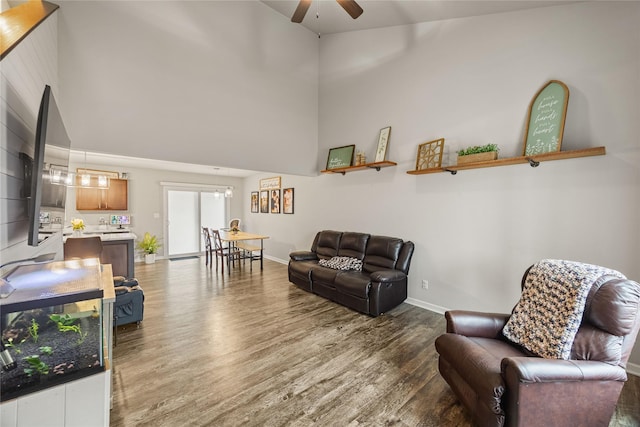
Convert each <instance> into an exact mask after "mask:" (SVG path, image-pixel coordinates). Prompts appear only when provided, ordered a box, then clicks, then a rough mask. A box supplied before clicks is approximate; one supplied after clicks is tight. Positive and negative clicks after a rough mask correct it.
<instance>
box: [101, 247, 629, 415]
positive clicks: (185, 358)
mask: <svg viewBox="0 0 640 427" xmlns="http://www.w3.org/2000/svg"><path fill="white" fill-rule="evenodd" d="M136 276H137V278H138V280H139V281H140V284H141V286H142V287H143V289H144V291H145V297H146V300H145V315H144V321H143V322H142V326H141V327H140V328H139V329H136V327H135V325H127V326H121V327H119V328H118V344H117V346H116V347H115V348H114V364H113V374H114V391H113V397H114V401H113V409H112V411H111V426H114V427H115V426H141V425H148V426H208V425H211V426H236V425H243V426H244V425H246V426H310V425H317V426H390V425H394V426H470V425H471V421H470V418H469V417H468V415H467V414H466V412H465V410H464V409H463V407H462V406H461V405H460V404H459V403H458V402H457V400H456V398H455V396H454V395H453V393H452V392H451V390H450V389H449V387H448V386H447V384H446V383H445V382H444V381H443V380H442V379H441V378H440V376H439V374H438V370H437V354H436V352H435V349H434V345H433V343H434V340H435V338H436V337H437V336H438V335H440V334H441V333H443V331H444V327H445V325H444V320H443V317H442V315H439V314H436V313H432V312H429V311H426V310H423V309H420V308H417V307H414V306H411V305H408V304H402V305H401V306H399V307H397V308H396V309H394V310H392V311H390V312H389V313H387V314H385V315H383V316H380V317H377V318H371V317H369V316H366V315H362V314H359V313H356V312H354V311H352V310H349V309H347V308H344V307H342V306H339V305H337V304H335V303H332V302H330V301H327V300H325V299H323V298H321V297H318V296H316V295H313V294H310V293H308V292H305V291H303V290H301V289H299V288H297V287H296V286H294V285H292V284H291V283H289V282H288V280H287V269H286V266H285V265H282V264H278V263H275V262H272V261H268V260H265V267H264V271H262V272H261V271H260V269H259V267H258V268H256V266H255V265H254V269H253V272H252V273H250V272H249V268H248V265H247V268H245V269H244V270H240V271H237V270H236V271H233V272H232V274H231V275H230V276H229V275H226V274H225V276H222V275H221V274H220V273H218V274H216V272H215V268H214V269H213V271H212V270H210V269H209V268H206V267H205V266H204V261H203V260H202V259H187V260H180V261H168V260H162V261H158V262H157V263H156V264H151V265H145V264H137V265H136ZM639 402H640V379H639V378H638V377H631V380H630V381H629V382H627V384H626V385H625V387H624V391H623V395H622V397H621V398H620V403H619V405H618V410H617V411H616V414H615V416H614V419H613V420H612V422H611V426H638V425H640V407H639V406H640V403H639Z"/></svg>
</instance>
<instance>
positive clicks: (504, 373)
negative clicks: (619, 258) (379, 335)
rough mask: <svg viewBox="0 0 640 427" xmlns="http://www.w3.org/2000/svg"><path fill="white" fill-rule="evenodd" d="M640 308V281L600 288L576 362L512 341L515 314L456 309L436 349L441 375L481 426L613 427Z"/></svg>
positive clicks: (576, 344) (593, 295) (587, 311)
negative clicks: (508, 333) (508, 332)
mask: <svg viewBox="0 0 640 427" xmlns="http://www.w3.org/2000/svg"><path fill="white" fill-rule="evenodd" d="M528 273H529V270H527V272H526V273H525V275H524V277H523V286H524V281H525V278H526V276H527V274H528ZM639 310H640V285H638V283H636V282H633V281H631V280H622V279H619V278H612V277H602V278H601V279H600V280H598V281H597V282H595V283H594V284H593V285H592V287H591V289H590V291H589V293H588V296H587V299H586V304H585V308H584V312H583V315H582V322H581V323H580V326H579V329H578V332H577V334H576V336H575V340H574V341H573V346H572V347H571V355H570V360H562V359H545V358H541V357H537V356H535V355H533V354H531V353H530V352H529V351H528V350H526V349H525V348H523V347H520V346H518V345H516V344H514V343H512V342H510V341H509V340H507V339H506V338H505V337H504V336H503V327H504V326H505V324H506V323H507V321H508V319H509V317H510V315H509V314H496V313H477V312H471V311H448V312H446V314H445V317H446V321H447V330H446V332H447V333H446V334H444V335H441V336H440V337H438V338H437V339H436V343H435V346H436V350H437V351H438V353H439V362H438V364H439V365H438V366H439V370H440V373H441V375H442V377H443V378H444V379H445V381H446V382H447V383H448V384H449V385H450V386H451V389H452V390H453V392H454V393H455V394H456V396H457V397H458V398H459V399H460V401H461V402H462V403H463V405H464V406H465V407H466V408H467V409H468V411H469V412H470V413H471V415H472V417H473V419H474V421H475V423H476V424H477V425H479V426H502V425H506V426H608V425H609V421H610V419H611V416H612V415H613V412H614V410H615V406H616V402H617V400H618V397H619V394H620V391H621V390H622V386H623V385H624V382H625V381H626V380H627V375H626V372H625V367H626V363H627V360H628V359H629V355H630V353H631V350H632V348H633V345H634V342H635V339H636V336H637V334H638V329H639V328H640V313H639Z"/></svg>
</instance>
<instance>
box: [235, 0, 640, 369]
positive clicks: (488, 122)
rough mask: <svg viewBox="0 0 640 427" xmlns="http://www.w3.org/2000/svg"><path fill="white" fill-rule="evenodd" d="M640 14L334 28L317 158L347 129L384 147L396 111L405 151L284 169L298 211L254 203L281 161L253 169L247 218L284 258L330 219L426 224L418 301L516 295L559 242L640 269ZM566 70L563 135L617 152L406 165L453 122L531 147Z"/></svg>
mask: <svg viewBox="0 0 640 427" xmlns="http://www.w3.org/2000/svg"><path fill="white" fill-rule="evenodd" d="M638 22H640V4H638V3H631V2H620V3H612V2H606V3H600V2H593V3H581V4H575V5H569V6H559V7H552V8H542V9H534V10H529V11H523V12H514V13H507V14H501V15H492V16H483V17H476V18H465V19H456V20H450V21H442V22H435V23H423V24H417V25H411V26H400V27H392V28H386V29H377V30H367V31H360V32H354V33H343V34H335V35H325V36H323V37H322V39H321V59H320V66H321V72H320V142H319V144H320V150H319V158H318V164H317V169H318V170H320V169H324V167H325V162H326V156H327V152H328V148H329V147H336V146H341V145H345V144H356V146H357V147H356V148H358V149H363V150H365V151H366V153H367V157H368V158H369V159H372V158H373V156H374V150H375V147H376V144H377V137H378V132H379V129H380V128H382V127H384V126H387V125H390V126H392V132H391V140H390V141H391V142H390V146H389V154H388V158H389V159H390V160H392V161H395V162H398V166H397V167H395V168H388V169H382V170H381V171H380V172H375V171H363V172H354V173H350V174H347V175H345V176H341V175H322V176H319V177H315V178H308V177H296V176H292V175H284V176H283V177H282V180H283V186H285V187H294V188H295V196H296V200H295V202H296V203H295V214H294V215H273V214H251V213H249V205H248V200H249V192H250V191H252V190H254V191H255V190H257V187H258V180H259V179H260V178H261V177H264V176H265V175H258V176H255V177H251V178H248V179H246V181H245V192H246V194H245V198H246V200H247V203H246V204H245V212H246V213H245V217H246V218H245V222H246V223H249V224H251V227H252V229H254V230H255V231H257V232H260V233H264V234H268V235H271V236H275V237H274V238H272V239H271V240H270V241H267V244H266V248H267V253H268V254H269V255H270V256H272V257H275V258H278V259H287V255H288V251H289V250H292V249H306V248H309V247H310V245H311V242H312V239H313V236H314V234H315V232H316V231H318V230H321V229H337V230H352V231H363V232H370V233H373V234H383V235H391V236H397V237H401V238H404V239H407V240H412V241H414V242H415V244H416V251H415V255H414V257H413V262H412V266H411V270H410V274H409V298H410V301H412V302H413V303H416V304H418V305H422V306H425V307H429V308H432V309H436V310H442V309H445V308H446V309H448V308H460V309H474V310H482V311H500V312H505V311H509V310H510V309H511V307H512V306H513V305H514V303H515V302H516V301H517V299H518V297H519V293H520V279H521V276H522V274H523V272H524V270H525V269H526V268H527V267H528V266H529V265H531V264H532V263H534V262H536V261H538V260H540V259H543V258H561V259H570V260H576V261H582V262H588V263H594V264H599V265H604V266H607V267H610V268H614V269H617V270H619V271H621V272H622V273H624V274H625V275H627V276H628V277H629V278H631V279H634V280H636V281H640V264H639V263H638V256H639V254H640V225H639V223H638V220H637V218H639V217H640V140H639V135H640V121H639V120H638V118H639V117H640V48H639V44H640V27H638V26H637V23H638ZM594 29H597V30H594ZM550 79H559V80H561V81H563V82H565V83H566V84H567V85H568V86H569V89H570V91H571V95H570V101H569V108H568V115H567V121H566V129H565V134H564V141H563V147H562V148H563V149H565V150H569V149H579V148H587V147H594V146H601V145H604V146H606V149H607V154H606V156H602V157H592V158H583V159H572V160H564V161H556V162H548V163H542V164H541V165H540V166H539V167H537V168H531V167H529V166H528V165H514V166H507V167H501V168H491V169H476V170H470V171H463V172H459V173H458V174H457V175H455V176H452V175H450V174H436V175H421V176H412V175H407V174H406V173H405V172H406V171H407V170H412V169H414V168H415V157H416V151H417V146H418V144H420V143H422V142H426V141H430V140H433V139H437V138H440V137H444V138H445V139H446V142H445V144H446V146H448V147H449V151H455V150H456V149H459V148H463V147H466V146H469V145H476V144H484V143H488V142H495V143H497V144H499V146H500V148H501V152H500V155H501V156H502V157H511V156H515V155H519V154H520V153H521V150H522V140H523V133H524V124H525V120H526V116H527V108H528V105H529V102H530V101H531V98H532V97H533V95H534V94H535V93H536V91H537V90H538V89H539V88H540V87H541V86H542V85H543V84H544V83H545V82H546V81H548V80H550ZM422 279H427V280H428V281H429V289H428V290H426V291H425V290H423V289H421V287H420V282H421V280H422ZM632 362H634V363H635V364H636V365H640V343H639V344H637V345H636V348H635V352H634V354H633V355H632Z"/></svg>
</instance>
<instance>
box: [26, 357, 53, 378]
mask: <svg viewBox="0 0 640 427" xmlns="http://www.w3.org/2000/svg"><path fill="white" fill-rule="evenodd" d="M24 360H26V361H27V363H28V364H29V367H28V368H24V373H25V374H27V375H28V376H33V375H34V374H40V375H47V374H48V373H49V365H47V364H46V363H44V362H43V361H42V360H40V356H38V355H37V354H36V355H32V356H27V357H25V358H24Z"/></svg>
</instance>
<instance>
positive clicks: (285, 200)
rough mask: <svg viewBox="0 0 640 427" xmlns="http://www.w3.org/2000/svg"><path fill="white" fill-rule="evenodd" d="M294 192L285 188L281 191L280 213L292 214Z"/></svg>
mask: <svg viewBox="0 0 640 427" xmlns="http://www.w3.org/2000/svg"><path fill="white" fill-rule="evenodd" d="M293 202H294V190H293V188H285V189H283V190H282V213H284V214H293Z"/></svg>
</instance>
